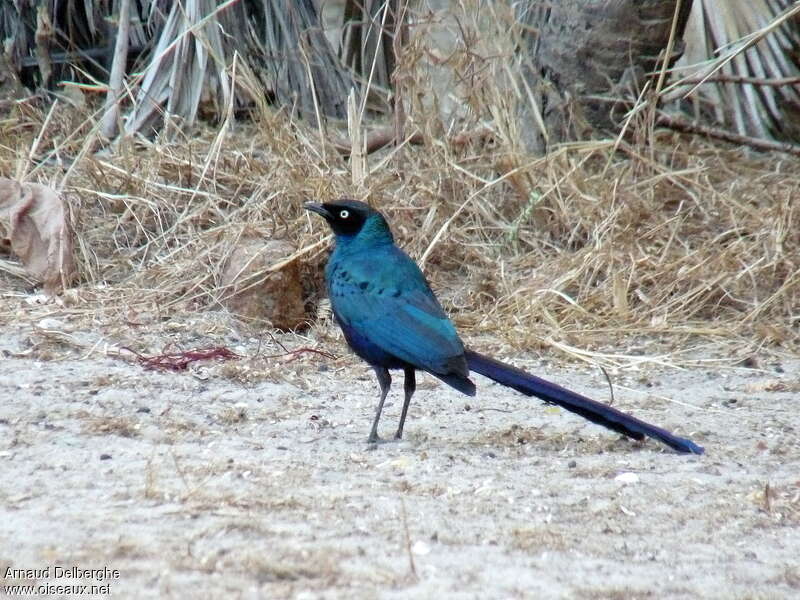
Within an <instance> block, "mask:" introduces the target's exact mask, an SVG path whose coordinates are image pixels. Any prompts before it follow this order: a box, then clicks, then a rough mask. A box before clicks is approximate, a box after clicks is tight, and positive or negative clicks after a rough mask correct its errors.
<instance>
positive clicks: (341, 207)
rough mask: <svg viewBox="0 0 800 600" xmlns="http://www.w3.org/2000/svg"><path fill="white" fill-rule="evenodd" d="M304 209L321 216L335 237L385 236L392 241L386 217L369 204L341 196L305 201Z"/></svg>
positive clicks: (372, 237)
mask: <svg viewBox="0 0 800 600" xmlns="http://www.w3.org/2000/svg"><path fill="white" fill-rule="evenodd" d="M304 207H305V209H306V210H310V211H311V212H315V213H317V214H318V215H320V216H322V218H324V219H325V220H326V221H327V222H328V225H330V226H331V229H333V233H334V234H336V237H337V238H342V237H344V238H354V237H358V238H364V239H367V238H371V239H376V240H377V239H382V238H384V239H385V238H387V236H388V239H389V241H392V234H391V232H390V231H389V225H387V223H386V219H384V218H383V215H382V214H381V213H379V212H378V211H377V210H375V209H374V208H372V207H371V206H370V205H369V204H365V203H364V202H359V201H358V200H350V199H348V198H342V199H341V200H336V201H334V202H323V203H322V204H317V203H314V202H307V203H306V204H305V205H304Z"/></svg>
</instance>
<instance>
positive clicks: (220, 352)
mask: <svg viewBox="0 0 800 600" xmlns="http://www.w3.org/2000/svg"><path fill="white" fill-rule="evenodd" d="M122 350H127V351H128V352H132V353H133V354H135V355H136V358H137V359H138V360H139V363H140V364H141V365H142V366H143V367H144V368H145V369H161V370H164V371H183V370H185V369H186V368H187V367H188V366H189V365H190V364H191V363H193V362H196V361H198V360H209V359H211V358H222V359H224V360H238V359H240V358H241V356H239V355H238V354H236V353H235V352H233V351H232V350H229V349H228V348H225V347H222V346H217V347H215V348H202V349H196V350H187V351H185V352H173V353H169V354H157V355H156V356H145V355H143V354H139V353H138V352H136V350H133V349H131V348H127V347H124V348H122Z"/></svg>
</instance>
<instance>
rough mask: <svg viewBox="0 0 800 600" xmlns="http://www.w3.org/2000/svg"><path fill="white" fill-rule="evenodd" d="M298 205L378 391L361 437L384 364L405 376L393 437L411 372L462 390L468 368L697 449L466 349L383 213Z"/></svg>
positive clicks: (335, 302)
mask: <svg viewBox="0 0 800 600" xmlns="http://www.w3.org/2000/svg"><path fill="white" fill-rule="evenodd" d="M305 208H306V209H308V210H310V211H313V212H315V213H317V214H319V215H321V216H322V217H323V218H324V219H325V220H326V221H327V222H328V225H330V227H331V229H333V233H334V235H335V237H336V246H335V248H334V250H333V252H332V254H331V256H330V259H329V260H328V265H327V267H326V269H325V281H326V283H327V287H328V294H329V296H330V300H331V306H332V308H333V314H334V316H335V317H336V321H337V322H338V323H339V325H340V327H341V328H342V331H343V332H344V337H345V339H346V340H347V343H348V344H349V345H350V347H351V348H352V349H353V351H354V352H355V353H356V354H358V356H360V357H361V358H362V359H364V360H365V361H366V362H367V363H368V364H369V365H371V366H372V368H373V369H374V370H375V374H376V375H377V377H378V384H379V385H380V388H381V397H380V400H379V402H378V407H377V410H376V411H375V418H374V420H373V422H372V430H371V431H370V434H369V438H368V441H369V442H376V441H378V439H379V438H378V422H379V421H380V418H381V412H382V411H383V404H384V402H385V400H386V396H387V394H388V393H389V388H390V387H391V384H392V378H391V376H390V375H389V370H390V369H402V370H403V372H404V374H405V386H404V387H405V400H404V402H403V409H402V412H401V414H400V423H399V425H398V427H397V432H396V433H395V438H396V439H400V438H402V436H403V426H404V424H405V420H406V416H407V414H408V406H409V404H410V403H411V397H412V396H413V395H414V390H415V389H416V379H415V373H416V371H417V370H420V371H427V372H428V373H430V374H431V375H433V376H434V377H438V378H439V379H441V380H442V381H444V382H445V383H446V384H447V385H449V386H451V387H453V388H455V389H457V390H458V391H460V392H463V393H464V394H467V395H468V396H474V395H475V384H474V383H472V381H470V379H469V373H470V371H474V372H476V373H480V374H481V375H484V376H486V377H488V378H489V379H492V380H494V381H496V382H497V383H500V384H502V385H504V386H507V387H510V388H513V389H515V390H517V391H519V392H522V393H523V394H525V395H527V396H536V397H537V398H540V399H542V400H544V401H545V402H548V403H552V404H557V405H559V406H561V407H563V408H565V409H566V410H568V411H571V412H574V413H576V414H579V415H581V416H582V417H584V418H586V419H588V420H589V421H592V422H593V423H597V424H599V425H603V426H604V427H607V428H609V429H612V430H614V431H617V432H619V433H622V434H624V435H626V436H628V437H631V438H633V439H635V440H642V439H644V438H645V436H649V437H652V438H655V439H657V440H660V441H662V442H663V443H665V444H666V445H668V446H670V447H671V448H674V449H675V450H677V451H678V452H687V453H688V452H691V453H695V454H702V453H703V448H702V447H701V446H698V445H697V444H695V443H694V442H692V441H691V440H688V439H686V438H681V437H678V436H676V435H673V434H672V433H670V432H669V431H667V430H665V429H662V428H660V427H656V426H655V425H650V424H649V423H645V422H644V421H641V420H639V419H637V418H635V417H632V416H630V415H628V414H625V413H623V412H621V411H619V410H617V409H615V408H612V407H610V406H607V405H605V404H601V403H600V402H595V401H594V400H590V399H589V398H586V397H584V396H581V395H580V394H577V393H575V392H572V391H570V390H568V389H566V388H563V387H561V386H560V385H556V384H555V383H551V382H549V381H546V380H544V379H541V378H539V377H536V376H535V375H531V374H529V373H526V372H525V371H522V370H520V369H517V368H516V367H512V366H511V365H507V364H505V363H503V362H500V361H499V360H495V359H493V358H489V357H488V356H483V355H481V354H478V353H477V352H474V351H472V350H468V349H466V348H465V347H464V344H463V343H462V342H461V339H460V338H459V337H458V333H457V332H456V329H455V327H454V326H453V323H452V322H451V321H450V319H449V318H448V317H447V315H446V314H445V312H444V310H443V309H442V306H441V305H440V304H439V301H438V300H437V299H436V296H435V295H434V293H433V291H432V290H431V287H430V285H428V282H427V280H426V279H425V276H424V275H423V274H422V271H420V269H419V267H418V266H417V264H416V263H415V262H414V261H413V260H412V259H411V258H409V256H408V255H407V254H406V253H405V252H403V251H402V250H401V249H400V248H398V247H397V246H396V245H395V243H394V237H393V236H392V232H391V230H390V229H389V225H388V224H387V222H386V219H384V217H383V215H381V214H380V213H379V212H378V211H376V210H374V209H373V208H371V207H370V206H369V205H367V204H365V203H363V202H358V201H356V200H347V199H343V200H338V201H336V202H327V203H324V204H315V203H311V202H309V203H307V204H306V205H305Z"/></svg>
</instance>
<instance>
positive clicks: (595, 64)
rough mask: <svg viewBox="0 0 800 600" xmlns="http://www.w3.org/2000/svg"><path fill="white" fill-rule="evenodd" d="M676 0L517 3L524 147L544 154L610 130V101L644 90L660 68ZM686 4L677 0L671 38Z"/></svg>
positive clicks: (688, 4)
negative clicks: (521, 29)
mask: <svg viewBox="0 0 800 600" xmlns="http://www.w3.org/2000/svg"><path fill="white" fill-rule="evenodd" d="M679 1H680V0H528V1H527V2H520V3H519V4H518V5H517V18H518V20H519V21H520V22H521V23H522V24H523V25H524V26H526V27H525V31H526V32H529V33H526V34H525V35H524V36H523V39H524V40H525V44H524V47H523V48H522V49H521V52H523V53H524V56H523V62H522V68H521V75H522V77H523V79H524V81H525V82H526V84H527V86H528V87H529V90H530V92H531V97H530V98H529V101H528V102H526V103H524V105H523V106H522V107H521V109H520V115H519V116H520V122H521V123H523V124H524V125H523V126H522V127H520V131H522V132H524V133H523V136H524V137H525V139H524V140H523V142H524V143H525V145H526V146H527V147H528V149H529V150H533V151H537V152H544V151H546V149H547V147H548V145H551V144H555V143H559V142H563V141H568V140H575V139H581V138H585V137H587V135H589V134H591V132H592V131H597V130H599V131H608V130H615V129H616V126H617V124H618V117H619V116H621V113H620V114H615V110H614V108H615V103H614V101H613V98H619V97H620V96H622V95H623V93H624V92H625V90H626V89H630V90H632V91H633V93H635V91H636V90H639V89H641V86H642V85H643V84H644V81H645V79H646V78H647V77H648V73H650V72H652V71H653V70H655V69H657V68H658V67H659V65H660V61H659V59H660V56H663V54H662V51H663V50H665V49H666V47H667V43H668V41H669V36H670V30H671V28H672V21H673V18H674V15H675V8H676V5H677V3H678V2H679ZM691 7H692V0H682V2H681V6H680V13H679V15H678V23H677V30H676V40H680V38H681V35H682V33H683V29H684V27H685V25H686V20H687V19H688V15H689V11H690V10H691ZM678 44H679V42H676V47H677V45H678ZM625 95H631V94H625ZM537 105H538V106H537ZM536 110H538V111H539V115H540V116H541V119H539V118H537V116H536V114H535V113H534V112H533V111H536ZM537 123H538V126H537Z"/></svg>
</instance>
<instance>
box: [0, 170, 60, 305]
mask: <svg viewBox="0 0 800 600" xmlns="http://www.w3.org/2000/svg"><path fill="white" fill-rule="evenodd" d="M8 244H10V246H11V251H12V252H13V253H14V254H16V255H17V256H18V257H19V258H20V260H21V261H22V264H23V266H24V267H25V270H26V271H27V272H28V274H29V275H30V276H31V277H32V278H33V279H35V280H37V281H39V282H40V283H42V284H44V289H45V292H47V293H48V294H52V293H55V292H57V291H59V290H61V289H63V288H64V287H66V286H67V285H68V284H69V283H70V282H71V281H72V280H73V278H74V277H75V259H74V256H73V247H72V230H71V229H70V227H69V219H68V217H67V210H66V207H65V205H64V200H63V199H62V198H61V195H60V194H59V193H58V192H56V191H55V190H54V189H52V188H50V187H47V186H46V185H42V184H39V183H19V182H17V181H14V180H13V179H6V178H4V177H0V245H8Z"/></svg>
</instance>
